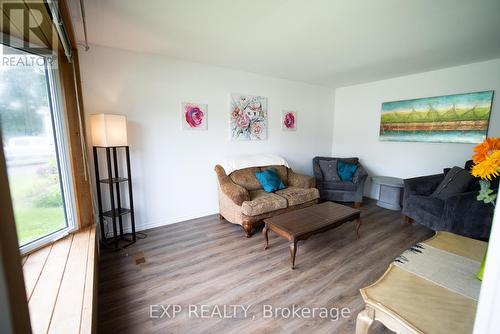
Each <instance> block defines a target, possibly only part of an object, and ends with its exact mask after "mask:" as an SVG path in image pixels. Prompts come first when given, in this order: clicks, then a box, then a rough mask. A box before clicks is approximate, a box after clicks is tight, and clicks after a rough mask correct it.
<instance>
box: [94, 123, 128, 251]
mask: <svg viewBox="0 0 500 334" xmlns="http://www.w3.org/2000/svg"><path fill="white" fill-rule="evenodd" d="M90 129H91V138H92V146H93V153H94V167H95V178H96V188H97V204H98V210H99V226H100V234H101V242H102V244H103V245H104V246H111V247H114V248H115V249H121V248H124V247H127V246H129V245H131V244H133V243H135V242H136V240H137V238H136V232H135V217H134V199H133V196H132V176H131V173H130V150H129V147H128V143H127V118H126V117H125V116H123V115H112V114H96V115H90ZM120 150H125V160H126V169H127V171H126V175H123V176H120V175H119V170H118V152H119V151H120ZM99 151H104V152H105V157H106V170H107V174H106V175H107V176H106V177H104V178H101V176H100V170H99ZM102 184H104V185H105V187H108V189H109V205H108V207H109V210H104V209H103V201H102V200H103V198H102V194H101V185H102ZM121 184H127V185H128V198H129V207H128V208H125V207H123V206H122V198H121V192H120V185H121ZM125 215H129V216H130V225H131V233H125V232H124V229H123V217H124V216H125ZM106 220H108V221H110V222H111V224H112V231H113V235H112V236H111V237H108V236H107V235H106V231H105V229H104V223H105V221H106Z"/></svg>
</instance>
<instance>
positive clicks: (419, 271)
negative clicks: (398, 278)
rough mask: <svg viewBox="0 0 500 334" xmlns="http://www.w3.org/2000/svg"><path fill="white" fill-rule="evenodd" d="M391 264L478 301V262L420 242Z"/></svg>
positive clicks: (479, 286) (479, 285) (479, 284)
mask: <svg viewBox="0 0 500 334" xmlns="http://www.w3.org/2000/svg"><path fill="white" fill-rule="evenodd" d="M394 265H396V266H398V267H400V268H402V269H404V270H406V271H409V272H411V273H413V274H415V275H417V276H420V277H422V278H424V279H426V280H428V281H431V282H433V283H435V284H437V285H439V286H442V287H443V288H446V289H448V290H451V291H453V292H455V293H459V294H461V295H462V296H465V297H467V298H471V299H474V300H476V301H477V300H478V299H479V290H480V289H481V282H480V281H479V280H478V279H477V278H476V273H477V271H478V270H479V267H480V265H481V263H479V262H477V261H474V260H472V259H469V258H466V257H463V256H460V255H457V254H453V253H450V252H447V251H445V250H442V249H438V248H434V247H432V246H429V245H427V244H425V242H423V243H419V244H416V245H415V246H413V247H412V248H410V249H409V250H407V251H405V252H404V253H403V254H401V255H400V256H398V257H397V258H396V260H394Z"/></svg>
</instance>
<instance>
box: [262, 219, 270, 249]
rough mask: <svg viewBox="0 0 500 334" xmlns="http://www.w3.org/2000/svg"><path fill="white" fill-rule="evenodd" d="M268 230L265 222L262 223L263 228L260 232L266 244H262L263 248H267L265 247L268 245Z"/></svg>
mask: <svg viewBox="0 0 500 334" xmlns="http://www.w3.org/2000/svg"><path fill="white" fill-rule="evenodd" d="M268 231H269V228H268V227H267V224H266V225H264V228H263V229H262V234H264V238H265V239H266V244H265V245H264V250H266V249H267V247H268V246H269V237H268V235H267V234H268Z"/></svg>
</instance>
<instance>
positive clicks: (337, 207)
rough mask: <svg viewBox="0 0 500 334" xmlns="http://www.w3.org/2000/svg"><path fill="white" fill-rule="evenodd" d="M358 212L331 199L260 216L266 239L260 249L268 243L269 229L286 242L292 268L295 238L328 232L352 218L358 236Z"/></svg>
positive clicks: (299, 238) (295, 246)
mask: <svg viewBox="0 0 500 334" xmlns="http://www.w3.org/2000/svg"><path fill="white" fill-rule="evenodd" d="M360 214H361V211H360V210H358V209H353V208H351V207H348V206H345V205H341V204H337V203H333V202H324V203H321V204H316V205H313V206H310V207H307V208H304V209H299V210H295V211H291V212H288V213H284V214H282V215H279V216H275V217H272V218H268V219H264V223H265V224H266V225H265V226H264V229H263V230H262V233H263V234H264V237H265V239H266V245H265V247H264V249H267V248H268V246H269V238H268V232H269V230H271V231H273V232H274V233H276V234H277V235H279V236H281V237H283V238H285V239H287V240H288V241H289V242H290V256H291V259H292V269H295V254H296V253H297V242H298V241H299V240H305V239H307V238H309V237H310V236H311V235H313V234H317V233H321V232H325V231H328V230H330V229H332V228H335V227H338V226H340V225H342V224H343V223H345V222H348V221H353V220H357V224H356V238H357V239H359V228H360V227H361V217H360Z"/></svg>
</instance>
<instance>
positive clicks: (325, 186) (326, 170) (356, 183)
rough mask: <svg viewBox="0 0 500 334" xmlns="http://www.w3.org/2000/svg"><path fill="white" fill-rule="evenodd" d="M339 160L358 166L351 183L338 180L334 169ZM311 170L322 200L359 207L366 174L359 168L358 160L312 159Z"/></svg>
mask: <svg viewBox="0 0 500 334" xmlns="http://www.w3.org/2000/svg"><path fill="white" fill-rule="evenodd" d="M339 160H340V161H343V162H345V163H350V164H356V165H357V166H358V168H357V170H356V173H355V174H354V177H353V179H352V182H351V181H348V182H344V181H342V180H340V178H338V175H337V170H336V168H337V161H339ZM313 170H314V176H315V178H316V187H317V188H318V189H319V193H320V197H321V199H322V200H325V201H336V202H354V206H355V207H359V206H361V203H362V202H363V190H364V186H365V181H366V178H367V176H368V173H366V171H365V169H364V168H363V166H361V164H360V163H359V159H358V158H330V157H315V158H314V159H313Z"/></svg>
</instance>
